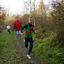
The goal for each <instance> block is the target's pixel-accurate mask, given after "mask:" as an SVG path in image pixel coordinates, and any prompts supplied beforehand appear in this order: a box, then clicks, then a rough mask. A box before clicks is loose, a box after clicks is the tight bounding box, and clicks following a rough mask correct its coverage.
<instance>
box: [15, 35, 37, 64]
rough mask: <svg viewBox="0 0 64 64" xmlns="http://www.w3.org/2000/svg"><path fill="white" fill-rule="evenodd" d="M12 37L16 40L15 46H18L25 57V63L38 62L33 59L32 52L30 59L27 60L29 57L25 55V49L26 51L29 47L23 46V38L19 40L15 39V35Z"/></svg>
mask: <svg viewBox="0 0 64 64" xmlns="http://www.w3.org/2000/svg"><path fill="white" fill-rule="evenodd" d="M21 37H22V36H21ZM14 38H15V41H16V42H17V47H18V49H19V50H20V51H21V52H22V54H23V56H24V57H25V58H26V61H27V63H28V64H38V61H37V60H35V59H34V55H33V54H32V55H31V57H32V59H31V60H29V59H28V58H27V56H26V55H27V51H28V48H29V47H28V48H27V49H26V48H25V47H24V42H23V39H22V38H21V39H20V40H17V38H16V36H15V35H14ZM32 53H33V52H32Z"/></svg>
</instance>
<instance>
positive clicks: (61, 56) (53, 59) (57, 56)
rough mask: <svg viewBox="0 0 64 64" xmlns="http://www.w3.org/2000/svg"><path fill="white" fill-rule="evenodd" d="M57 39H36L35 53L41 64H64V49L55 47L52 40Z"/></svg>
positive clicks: (53, 36)
mask: <svg viewBox="0 0 64 64" xmlns="http://www.w3.org/2000/svg"><path fill="white" fill-rule="evenodd" d="M55 37H56V36H55V35H51V36H48V37H44V38H43V39H38V38H36V39H35V41H34V48H33V52H34V55H35V57H36V58H37V60H39V63H40V64H42V62H44V64H64V48H59V44H58V45H56V46H54V45H53V43H52V39H53V38H55Z"/></svg>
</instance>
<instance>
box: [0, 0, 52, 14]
mask: <svg viewBox="0 0 64 64" xmlns="http://www.w3.org/2000/svg"><path fill="white" fill-rule="evenodd" d="M23 1H28V0H0V4H1V5H2V6H3V7H5V8H6V9H7V10H8V11H9V13H13V14H15V13H21V12H22V11H24V10H25V9H24V3H23ZM40 1H41V0H36V6H37V5H38V3H39V2H40ZM43 1H44V3H45V4H48V3H49V1H51V0H43Z"/></svg>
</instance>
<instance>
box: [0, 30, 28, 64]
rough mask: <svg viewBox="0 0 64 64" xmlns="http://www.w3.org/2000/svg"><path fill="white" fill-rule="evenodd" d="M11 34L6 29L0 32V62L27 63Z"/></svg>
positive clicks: (1, 63) (2, 63)
mask: <svg viewBox="0 0 64 64" xmlns="http://www.w3.org/2000/svg"><path fill="white" fill-rule="evenodd" d="M12 34H15V31H14V32H12ZM12 34H9V33H8V32H7V31H4V32H3V33H0V64H27V63H26V59H25V58H24V57H23V56H22V53H21V51H20V50H18V49H17V43H16V41H15V40H14V37H13V36H12Z"/></svg>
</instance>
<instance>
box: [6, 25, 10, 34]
mask: <svg viewBox="0 0 64 64" xmlns="http://www.w3.org/2000/svg"><path fill="white" fill-rule="evenodd" d="M6 28H7V31H8V32H9V33H11V32H10V29H11V26H9V25H8V26H6Z"/></svg>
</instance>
